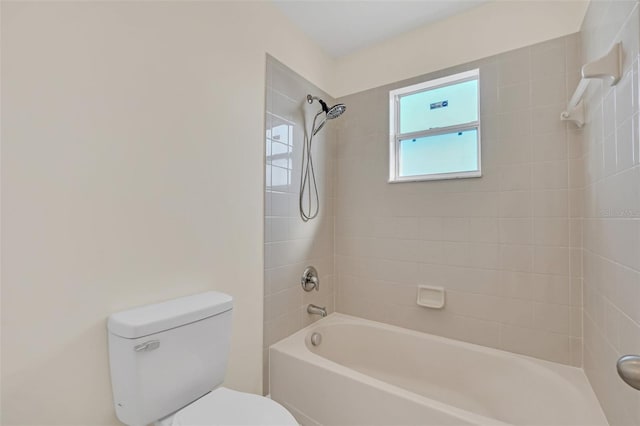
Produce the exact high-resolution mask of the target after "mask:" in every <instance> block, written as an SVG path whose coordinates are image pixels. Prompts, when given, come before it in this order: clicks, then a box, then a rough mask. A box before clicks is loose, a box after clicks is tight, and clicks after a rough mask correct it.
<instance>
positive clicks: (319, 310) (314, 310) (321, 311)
mask: <svg viewBox="0 0 640 426" xmlns="http://www.w3.org/2000/svg"><path fill="white" fill-rule="evenodd" d="M307 313H310V314H312V315H320V316H321V317H323V318H324V317H326V316H327V309H326V308H323V307H321V306H316V305H309V306H307Z"/></svg>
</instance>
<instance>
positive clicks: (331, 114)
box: [307, 95, 347, 136]
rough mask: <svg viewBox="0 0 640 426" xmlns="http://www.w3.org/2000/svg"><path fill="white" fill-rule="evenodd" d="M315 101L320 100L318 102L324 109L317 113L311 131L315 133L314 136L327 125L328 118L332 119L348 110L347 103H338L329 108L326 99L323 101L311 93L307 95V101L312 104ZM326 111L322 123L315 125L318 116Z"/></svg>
mask: <svg viewBox="0 0 640 426" xmlns="http://www.w3.org/2000/svg"><path fill="white" fill-rule="evenodd" d="M313 101H318V103H319V104H320V105H321V106H322V110H321V111H319V112H318V113H317V114H316V117H315V119H314V120H313V124H314V125H313V128H312V130H311V133H312V134H313V136H315V135H316V134H317V133H318V132H319V131H320V129H322V128H323V127H324V125H325V123H326V122H327V120H332V119H334V118H338V117H340V116H341V115H342V114H343V113H344V112H345V111H346V110H347V106H346V105H345V104H336V105H334V106H332V107H331V108H329V107H328V106H327V104H326V102H325V101H323V100H322V99H320V98H319V97H317V96H311V95H307V102H308V103H310V104H312V103H313ZM323 112H324V113H325V116H324V118H323V119H322V121H321V122H320V124H319V125H318V127H316V126H315V121H316V119H317V118H318V116H319V115H320V114H322V113H323Z"/></svg>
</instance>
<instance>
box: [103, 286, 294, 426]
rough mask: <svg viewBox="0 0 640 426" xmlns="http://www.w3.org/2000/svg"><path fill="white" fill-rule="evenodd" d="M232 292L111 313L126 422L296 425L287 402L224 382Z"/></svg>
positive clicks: (112, 355) (116, 390) (114, 363)
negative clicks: (236, 388)
mask: <svg viewBox="0 0 640 426" xmlns="http://www.w3.org/2000/svg"><path fill="white" fill-rule="evenodd" d="M232 310H233V299H232V298H231V296H229V295H226V294H223V293H218V292H214V291H210V292H207V293H202V294H196V295H193V296H187V297H182V298H180V299H175V300H170V301H168V302H163V303H157V304H154V305H147V306H142V307H139V308H134V309H130V310H128V311H123V312H118V313H115V314H112V315H110V316H109V319H108V321H107V329H108V331H109V333H108V336H109V366H110V370H111V387H112V390H113V402H114V408H115V411H116V416H117V417H118V419H120V421H121V422H122V423H124V424H126V425H129V426H145V425H148V424H149V423H154V424H155V425H157V426H213V425H247V426H248V425H251V426H262V425H264V426H275V425H281V426H289V425H291V426H293V425H297V424H298V423H297V422H296V420H295V418H294V417H293V415H291V414H290V413H289V412H288V411H287V410H286V409H285V408H284V407H283V406H281V405H280V404H278V403H277V402H275V401H272V400H271V399H269V398H265V397H263V396H259V395H254V394H249V393H243V392H238V391H235V390H231V389H227V388H224V387H221V385H222V382H223V381H224V376H225V373H226V369H227V362H228V359H229V342H230V338H231V313H232Z"/></svg>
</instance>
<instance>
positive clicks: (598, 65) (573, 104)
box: [560, 43, 622, 127]
mask: <svg viewBox="0 0 640 426" xmlns="http://www.w3.org/2000/svg"><path fill="white" fill-rule="evenodd" d="M621 71H622V43H616V44H615V45H614V46H613V47H612V48H611V50H609V52H608V53H607V54H606V55H604V56H603V57H601V58H599V59H596V60H595V61H593V62H590V63H588V64H585V65H583V66H582V78H581V79H580V83H578V87H577V88H576V90H575V92H574V93H573V96H572V97H571V100H570V101H569V105H568V106H567V110H566V111H564V112H562V113H561V114H560V120H562V121H573V122H574V123H575V124H576V126H578V127H582V126H584V105H583V103H582V97H583V96H584V92H585V91H586V90H587V87H588V86H589V82H590V81H591V79H594V78H600V79H603V80H609V86H614V85H615V84H616V83H618V80H620V73H621Z"/></svg>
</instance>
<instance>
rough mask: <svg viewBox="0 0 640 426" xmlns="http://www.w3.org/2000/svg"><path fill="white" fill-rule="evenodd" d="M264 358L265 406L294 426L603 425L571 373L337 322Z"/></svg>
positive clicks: (402, 332)
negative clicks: (290, 418) (276, 407)
mask: <svg viewBox="0 0 640 426" xmlns="http://www.w3.org/2000/svg"><path fill="white" fill-rule="evenodd" d="M313 333H320V335H321V336H322V341H321V343H320V344H319V345H318V346H313V345H312V344H311V335H312V334H313ZM269 351H270V352H269V355H270V356H269V358H270V361H269V368H270V391H271V398H272V399H274V400H275V401H277V402H279V403H281V404H283V405H284V406H285V407H286V408H287V409H288V410H290V411H291V412H292V413H293V414H294V415H295V416H296V418H297V419H298V421H299V422H301V423H302V424H303V425H314V424H321V425H505V424H512V425H538V426H542V425H558V426H560V425H563V426H564V425H580V426H586V425H606V424H607V421H606V419H605V417H604V415H603V413H602V410H601V408H600V405H599V404H598V401H597V400H596V397H595V395H594V393H593V391H592V390H591V387H590V386H589V383H588V382H587V379H586V377H585V375H584V373H583V372H582V370H581V369H579V368H574V367H569V366H566V365H561V364H556V363H552V362H547V361H541V360H537V359H534V358H529V357H526V356H521V355H516V354H512V353H509V352H504V351H500V350H496V349H490V348H486V347H483V346H477V345H473V344H470V343H464V342H459V341H456V340H451V339H446V338H442V337H438V336H433V335H430V334H425V333H419V332H416V331H411V330H407V329H404V328H400V327H394V326H390V325H386V324H382V323H377V322H373V321H368V320H364V319H360V318H356V317H351V316H347V315H343V314H337V313H334V314H331V315H330V316H328V317H327V318H324V319H322V320H321V321H318V322H316V323H315V324H312V325H311V326H309V327H307V328H305V329H303V330H300V331H299V332H297V333H295V334H294V335H292V336H289V337H287V338H286V339H284V340H281V341H280V342H278V343H276V344H274V345H273V346H271V348H270V349H269Z"/></svg>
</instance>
